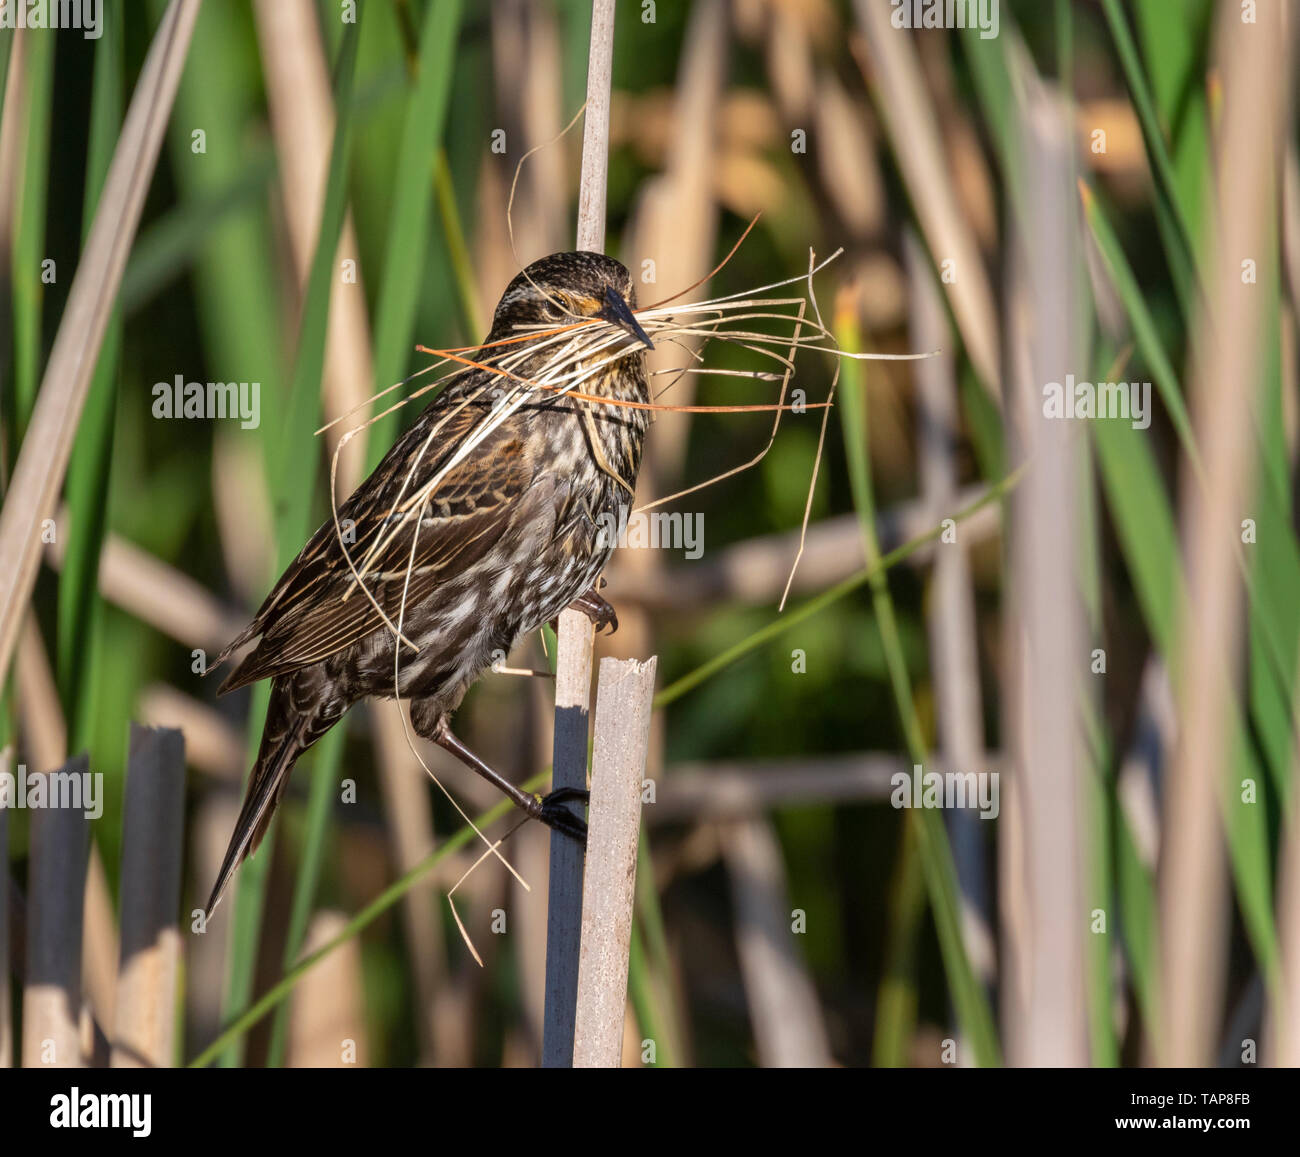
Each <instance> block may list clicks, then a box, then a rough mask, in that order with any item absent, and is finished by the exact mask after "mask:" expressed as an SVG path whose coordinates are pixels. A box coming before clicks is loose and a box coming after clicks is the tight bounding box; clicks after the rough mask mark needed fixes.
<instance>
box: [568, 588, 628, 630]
mask: <svg viewBox="0 0 1300 1157" xmlns="http://www.w3.org/2000/svg"><path fill="white" fill-rule="evenodd" d="M569 610H571V611H581V612H582V613H583V614H584V615H586V616H587V618H589V619H590V620H591V621H592V622H593V623H595V624H596V633H597V634H600V632H601V631H603V630H604V629H605V628H606V627H608V628H609V633H610V634H611V635H612V634H613V633H614V632H615V631H617V630H618V613H617V612H616V611H615V610H614V606H613V604H612V603H611V602H610V601H609V600H608V599H606V598H603V597H602V596H601V595H599V594H597V593H596V588H595V587H592V588H591V590H589V591H588V592H587V593H586V594H585V595H579V596H578V597H577V598H576V599H574V600H573V602H571V603H570V604H569Z"/></svg>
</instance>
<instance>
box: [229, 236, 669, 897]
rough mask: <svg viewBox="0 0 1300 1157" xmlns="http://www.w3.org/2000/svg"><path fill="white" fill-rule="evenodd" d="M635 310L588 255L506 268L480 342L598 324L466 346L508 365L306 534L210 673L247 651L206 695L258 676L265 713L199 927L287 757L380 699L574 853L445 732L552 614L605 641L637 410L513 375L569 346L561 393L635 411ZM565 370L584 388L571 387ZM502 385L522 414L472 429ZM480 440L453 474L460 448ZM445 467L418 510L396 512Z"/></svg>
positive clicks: (597, 257) (566, 820) (262, 814)
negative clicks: (591, 629) (588, 622)
mask: <svg viewBox="0 0 1300 1157" xmlns="http://www.w3.org/2000/svg"><path fill="white" fill-rule="evenodd" d="M634 304H635V297H634V293H633V287H632V279H631V277H630V276H629V274H628V271H627V270H626V269H625V268H624V267H623V266H622V265H620V264H619V263H618V262H617V261H614V260H613V259H611V258H609V257H605V256H602V255H601V254H599V253H556V254H552V255H551V256H550V257H545V258H543V259H542V260H540V261H537V262H534V263H533V264H532V265H530V266H529V267H528V268H527V269H526V270H524V272H523V273H521V274H520V275H519V276H518V277H516V278H515V279H514V280H513V281H512V282H511V283H510V285H509V286H508V287H507V289H506V291H505V294H504V295H503V296H502V298H501V301H500V303H499V304H498V305H497V309H496V314H495V316H494V317H493V320H492V332H491V333H490V334H489V335H488V338H487V342H488V343H492V342H499V341H501V340H502V339H506V338H518V337H520V336H521V335H522V334H526V333H527V330H528V327H549V328H552V329H553V328H555V327H559V326H565V325H572V324H573V323H574V322H575V321H581V320H583V319H584V318H596V319H600V320H601V321H603V322H604V323H607V324H605V325H603V326H601V327H599V329H597V327H594V326H586V327H582V328H579V329H576V330H573V331H571V332H570V333H567V334H565V335H563V336H561V337H559V338H558V339H557V338H555V337H552V338H550V339H549V340H548V341H544V339H543V338H542V337H540V336H539V337H538V338H536V339H529V340H528V341H527V342H525V343H522V344H510V345H506V346H497V347H495V348H493V349H490V350H489V349H487V348H486V347H485V348H484V349H483V350H481V351H480V352H479V354H478V355H477V356H476V360H478V361H487V362H490V363H494V364H501V363H502V362H503V361H504V360H505V358H506V356H507V355H508V356H509V358H510V372H511V374H512V375H513V376H512V377H504V376H499V375H497V374H494V373H492V372H491V371H489V370H485V369H473V370H469V371H467V372H464V373H461V374H459V375H457V376H456V377H454V378H453V379H452V380H451V381H450V382H449V383H448V385H447V386H446V387H445V388H444V389H443V390H442V392H441V393H439V394H438V396H437V397H436V398H435V399H434V400H433V402H431V403H430V404H429V405H428V406H427V407H426V408H425V409H424V411H423V412H422V413H421V414H420V416H419V417H418V418H417V419H416V421H415V424H414V425H413V426H412V427H411V429H410V430H408V431H407V432H406V433H405V434H404V435H403V436H402V437H401V438H399V439H398V441H397V442H396V444H395V445H394V446H393V448H392V449H391V450H389V452H388V453H387V454H386V455H385V456H384V459H383V461H382V462H380V463H379V465H378V466H377V467H376V468H375V471H374V473H373V474H371V475H370V477H369V478H367V479H366V480H365V481H364V482H363V483H362V484H361V485H360V486H359V487H358V488H357V490H356V491H355V493H353V495H352V496H351V497H350V498H349V499H348V500H347V502H346V503H344V504H343V505H342V506H341V507H340V508H339V511H338V519H339V526H341V527H343V528H345V532H344V533H343V534H342V535H340V533H339V529H338V528H337V527H336V525H335V522H334V520H333V519H330V520H329V521H327V522H326V523H325V524H324V525H323V526H322V527H321V528H320V529H319V530H317V531H316V533H315V534H314V535H312V537H311V539H310V540H309V541H308V543H307V545H306V546H305V547H303V549H302V552H301V553H300V554H299V555H298V557H297V558H296V559H294V560H293V562H292V563H290V564H289V568H288V569H287V570H286V571H285V572H284V574H283V575H282V576H281V578H280V581H279V582H277V583H276V584H275V588H274V589H273V590H272V591H271V593H270V594H269V595H268V596H267V599H266V602H264V603H263V604H262V607H261V609H260V610H259V611H258V612H257V615H256V617H255V618H254V619H253V621H252V623H250V624H249V625H248V627H246V628H245V629H244V630H243V631H242V632H241V633H240V634H239V636H238V637H237V638H236V639H235V640H234V641H233V642H232V643H231V644H230V646H229V647H227V648H226V650H225V651H224V652H223V653H222V654H221V655H220V656H219V657H218V659H217V663H221V662H222V661H223V660H224V659H226V658H227V657H228V656H229V655H230V654H231V653H232V652H234V651H235V650H237V649H238V648H240V647H242V646H244V645H245V644H246V643H248V642H249V641H250V640H252V639H253V638H254V637H256V636H261V637H260V639H259V641H258V643H257V645H256V647H255V648H254V649H253V650H252V651H251V652H249V654H248V655H247V656H245V657H244V659H243V660H242V662H240V664H239V665H238V666H237V667H236V668H235V669H234V671H232V672H231V674H230V675H229V677H228V678H227V679H226V681H225V683H224V684H222V687H221V693H224V692H226V691H231V690H233V689H234V688H236V687H242V686H244V685H245V684H247V683H252V682H255V681H256V680H258V679H265V678H268V677H269V678H270V679H271V704H270V707H269V708H268V710H267V713H266V725H265V727H264V729H263V732H262V745H261V749H260V750H259V752H258V756H257V763H256V764H255V765H254V767H253V771H252V774H251V775H250V776H249V781H248V790H247V792H246V794H245V797H244V805H243V808H242V809H241V811H240V813H239V820H238V822H237V823H236V825H235V832H234V835H233V836H232V837H231V841H230V847H229V848H228V849H227V851H226V858H225V861H224V862H223V864H222V865H221V872H220V874H219V875H218V877H217V882H216V885H215V887H214V888H213V890H212V898H211V899H210V900H209V901H208V912H209V913H210V912H211V911H212V909H213V908H214V907H215V906H216V904H217V902H218V901H219V900H220V899H221V895H222V893H223V892H224V891H225V889H226V886H227V885H228V884H229V882H230V879H231V877H232V876H233V875H234V873H235V870H236V869H237V868H238V867H239V865H240V863H241V862H242V861H243V860H244V858H245V857H246V856H248V855H249V854H251V853H252V852H253V851H254V850H255V849H256V848H257V846H258V844H259V843H260V842H261V839H262V837H263V835H264V834H265V833H266V829H267V826H268V824H269V823H270V820H271V816H272V814H273V813H274V811H275V807H276V805H277V804H278V803H279V801H280V798H281V797H282V796H283V794H284V790H285V786H286V785H287V784H288V782H289V773H290V771H292V769H293V765H294V762H295V761H296V760H297V758H298V757H299V756H300V755H301V754H302V753H303V752H304V751H306V750H307V748H309V747H310V746H311V745H312V744H313V743H315V742H316V741H317V740H318V739H319V738H320V737H321V736H322V735H324V734H325V732H326V731H328V730H329V729H330V728H331V727H332V726H333V725H334V724H335V723H337V722H338V720H339V719H340V718H341V717H342V715H343V713H344V712H345V711H347V709H348V708H349V707H351V706H352V704H353V703H356V702H357V701H358V700H361V699H366V698H371V697H377V698H387V699H391V698H393V697H394V693H395V691H396V692H397V693H398V694H399V695H400V697H401V698H403V699H409V700H410V701H411V721H412V724H413V725H414V727H415V730H416V732H417V733H418V734H420V735H422V736H424V737H425V738H427V739H431V740H433V741H434V742H436V743H438V744H440V745H441V746H442V747H444V748H446V749H447V750H448V751H450V752H452V753H453V754H455V755H456V756H457V757H458V758H459V759H461V760H463V761H464V762H465V763H466V764H468V765H469V766H470V767H471V768H473V769H474V770H475V771H476V772H478V773H479V774H480V775H482V776H484V777H485V778H486V779H488V780H490V781H491V782H492V783H494V784H496V786H497V787H499V788H500V789H501V790H502V791H503V792H505V793H506V795H508V796H509V797H510V798H511V799H512V800H513V801H514V802H515V804H517V805H518V806H519V807H520V808H522V809H524V811H526V812H527V813H528V814H529V815H531V816H533V817H535V818H537V819H540V820H542V821H544V822H545V823H547V824H549V825H550V826H552V827H554V828H556V829H557V830H560V831H564V832H565V833H567V834H569V835H571V836H573V837H574V838H575V839H579V840H585V838H586V825H585V824H584V823H583V821H582V820H581V819H579V818H578V817H577V816H575V815H574V814H573V813H572V812H571V811H570V810H569V809H568V808H566V807H564V806H562V805H563V803H564V801H565V800H567V799H573V798H574V796H575V794H582V793H572V792H554V793H552V794H551V795H549V796H546V797H545V798H542V797H538V796H533V795H529V794H528V793H527V792H524V791H522V790H521V789H519V788H518V787H516V786H515V785H514V784H512V783H510V782H509V781H508V780H506V779H504V778H503V777H502V776H501V775H499V774H498V773H497V772H495V771H494V770H493V769H492V768H490V767H488V766H487V765H486V764H485V763H484V762H483V761H482V760H481V759H479V758H478V757H477V756H476V755H475V754H474V753H473V752H472V751H470V750H469V749H468V748H467V747H465V746H464V744H462V743H461V742H460V741H459V740H458V739H457V738H456V737H455V736H454V735H453V734H452V733H451V729H450V727H449V718H450V715H451V712H452V711H454V710H455V709H456V707H457V706H458V705H459V704H460V701H461V699H462V698H463V697H464V695H465V692H466V690H467V689H468V688H469V686H470V684H471V683H473V682H474V681H475V680H476V679H477V678H478V677H479V675H481V674H482V673H483V671H484V669H485V668H487V667H488V666H489V665H490V664H491V663H492V661H493V658H494V655H495V656H500V655H504V654H506V653H507V652H509V650H510V649H511V648H512V647H513V646H514V644H515V643H516V642H517V641H518V640H519V639H520V638H522V637H523V636H524V635H526V634H528V633H529V632H530V631H534V630H536V629H537V628H538V627H540V626H541V625H542V624H543V623H546V622H549V621H550V620H552V619H554V618H555V617H556V616H557V615H558V614H559V613H560V611H562V610H563V609H564V608H565V607H568V606H570V605H573V606H575V607H576V608H578V609H581V610H583V611H585V612H586V613H587V614H588V615H589V616H590V617H591V618H592V619H593V620H595V621H596V623H597V624H598V625H600V626H604V625H610V626H612V627H617V623H618V620H617V618H616V617H615V616H614V613H613V608H612V607H611V606H610V605H609V604H608V603H607V602H606V601H605V600H604V599H603V598H601V596H600V595H599V594H597V593H596V590H595V586H594V584H595V582H596V579H597V577H598V576H599V574H600V572H601V571H602V569H603V568H604V566H605V564H606V562H607V561H608V559H609V555H610V551H611V550H612V549H613V545H614V543H613V536H612V535H610V534H608V533H607V532H606V528H607V527H608V526H609V525H610V522H609V520H610V519H611V518H615V519H616V514H615V512H616V510H617V508H618V506H619V504H620V503H626V502H627V501H628V498H629V497H630V495H631V491H632V488H633V487H634V486H635V485H636V475H637V469H638V467H639V466H640V462H641V445H642V442H643V440H644V438H645V431H646V426H647V424H648V421H649V415H648V411H646V410H644V409H639V408H635V407H630V406H612V405H602V404H601V403H599V402H595V401H586V400H580V399H577V398H571V397H566V396H565V395H564V394H563V393H560V392H558V391H555V390H551V391H547V390H544V389H542V388H537V387H533V388H529V387H527V386H524V385H522V384H521V382H520V379H523V380H525V381H535V380H536V379H537V378H539V377H543V376H548V375H549V376H551V377H553V376H554V373H555V367H556V365H557V355H558V351H559V350H560V348H561V345H562V344H563V343H565V342H570V343H572V342H574V340H575V339H576V341H577V343H579V344H580V346H581V348H577V347H576V346H575V345H573V344H570V346H569V349H570V351H571V352H570V353H569V354H565V355H558V356H559V360H560V361H562V362H563V365H564V369H565V371H566V372H570V373H572V372H573V371H576V374H577V378H578V379H579V380H578V384H577V385H576V390H577V391H578V392H580V393H582V394H584V395H587V396H588V397H592V396H594V397H602V398H610V399H613V400H616V401H617V400H622V401H632V402H639V403H645V402H647V401H648V400H649V397H648V393H647V390H646V376H645V357H644V349H645V348H646V347H650V348H653V347H652V344H651V342H650V339H649V338H648V337H647V336H646V333H645V331H644V330H643V329H642V328H641V326H640V325H639V324H638V323H637V321H636V319H635V317H634V316H633V314H632V308H631V307H632V305H634ZM629 335H630V338H629ZM592 339H595V340H592ZM534 347H536V348H534ZM593 347H600V348H599V349H598V350H597V349H593ZM516 355H522V357H517V356H516ZM570 358H572V359H574V361H573V364H570V360H569V359H570ZM601 363H608V364H603V365H602V364H601ZM584 370H594V373H592V374H591V376H589V377H585V378H584V377H582V374H583V372H584ZM570 380H573V379H572V378H570ZM520 389H523V390H526V391H527V395H528V396H527V399H526V402H525V404H523V405H521V406H519V408H517V409H515V410H514V411H513V412H512V413H510V414H509V415H508V416H507V417H505V418H504V420H501V421H500V422H499V424H496V425H495V426H494V427H493V426H492V422H491V421H487V422H485V419H488V415H489V413H491V412H492V410H493V407H494V406H498V405H500V404H501V400H502V398H503V396H508V395H510V394H511V393H512V392H513V391H516V390H520ZM489 427H491V428H490V432H489V433H487V435H486V436H485V437H482V440H481V441H479V442H478V443H477V445H475V446H473V448H472V449H470V450H469V451H468V453H464V454H463V455H462V456H461V458H460V460H459V461H456V456H457V453H458V451H461V450H463V448H464V445H465V440H466V439H467V438H475V437H478V436H479V434H480V433H481V432H482V431H483V430H484V429H486V428H489ZM453 463H454V464H453ZM448 467H449V468H448ZM444 469H446V473H445V474H444V476H443V477H442V478H441V479H440V480H439V481H438V483H437V485H436V486H435V487H434V488H433V490H432V492H431V493H430V494H429V496H428V497H427V499H426V500H424V501H422V502H412V499H413V497H415V496H419V495H420V493H421V491H422V489H423V488H424V487H425V486H426V485H428V484H429V483H430V482H432V481H433V479H434V478H435V476H436V475H438V474H439V472H440V471H443V470H444ZM340 539H342V541H340ZM345 544H346V550H345ZM358 576H360V583H361V584H362V585H364V588H365V589H364V590H360V589H357V587H358ZM398 628H400V633H401V640H402V641H401V642H399V641H398V638H397V636H396V630H397V629H398ZM399 646H400V653H399V654H397V655H394V650H395V648H396V647H399ZM214 665H215V664H214Z"/></svg>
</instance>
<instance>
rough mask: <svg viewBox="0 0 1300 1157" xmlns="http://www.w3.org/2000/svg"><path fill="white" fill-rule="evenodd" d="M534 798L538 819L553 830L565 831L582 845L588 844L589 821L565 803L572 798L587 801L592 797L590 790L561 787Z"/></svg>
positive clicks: (582, 801)
mask: <svg viewBox="0 0 1300 1157" xmlns="http://www.w3.org/2000/svg"><path fill="white" fill-rule="evenodd" d="M533 798H534V799H536V800H537V812H536V818H537V819H539V820H541V821H542V823H544V824H545V825H546V826H547V827H548V828H550V829H551V830H552V831H557V832H563V833H564V834H565V835H566V836H568V837H569V838H570V839H573V840H577V842H578V843H579V844H580V845H581V846H582V847H584V848H585V847H586V846H587V821H586V820H584V819H583V818H582V817H581V816H576V815H574V814H573V812H571V811H570V810H569V809H568V808H567V807H565V804H567V803H569V802H570V801H571V800H578V801H580V802H581V803H587V802H588V801H589V800H590V799H591V793H590V792H589V791H587V790H586V789H585V788H580V787H560V788H556V789H555V791H553V792H551V794H550V795H539V796H534V797H533Z"/></svg>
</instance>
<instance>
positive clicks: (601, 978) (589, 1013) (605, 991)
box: [573, 657, 658, 1068]
mask: <svg viewBox="0 0 1300 1157" xmlns="http://www.w3.org/2000/svg"><path fill="white" fill-rule="evenodd" d="M657 666H658V660H657V659H656V658H654V657H651V658H650V659H649V660H647V661H646V662H644V663H639V662H637V661H636V660H635V659H602V660H601V664H600V681H599V684H598V686H597V691H596V740H595V748H594V751H593V753H592V768H591V810H590V820H589V823H590V831H589V833H588V836H587V858H588V860H589V861H590V871H588V872H587V878H586V881H585V882H584V885H583V893H582V953H581V960H580V962H579V966H578V1010H577V1018H576V1023H575V1027H574V1043H573V1065H574V1067H575V1068H595V1067H601V1068H617V1067H618V1063H619V1058H620V1056H621V1055H622V1046H623V1019H624V1009H625V1007H626V1004H627V963H628V952H629V950H630V945H631V940H632V905H633V902H634V900H635V898H636V849H637V838H638V836H639V835H640V831H641V781H642V779H643V778H644V776H645V764H646V753H647V751H648V749H649V744H650V717H651V715H652V714H653V706H652V700H653V699H654V690H655V668H656V667H657Z"/></svg>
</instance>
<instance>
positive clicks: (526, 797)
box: [411, 712, 589, 847]
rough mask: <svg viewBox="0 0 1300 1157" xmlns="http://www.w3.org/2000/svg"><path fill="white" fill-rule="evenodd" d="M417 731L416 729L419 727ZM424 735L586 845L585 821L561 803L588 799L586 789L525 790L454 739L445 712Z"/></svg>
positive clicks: (530, 812) (523, 807) (540, 817)
mask: <svg viewBox="0 0 1300 1157" xmlns="http://www.w3.org/2000/svg"><path fill="white" fill-rule="evenodd" d="M411 718H412V721H413V722H414V720H415V713H414V712H412V715H411ZM416 730H417V731H419V730H420V729H419V727H417V728H416ZM421 734H424V732H421ZM424 737H425V738H426V739H431V740H433V742H434V743H436V744H437V745H438V746H439V747H441V748H442V749H443V750H444V751H449V752H451V754H452V755H454V756H455V757H456V758H457V759H459V760H460V761H461V763H463V764H464V765H465V766H466V767H468V768H469V769H470V770H471V771H474V772H477V773H478V774H479V775H481V776H482V777H483V778H484V779H486V780H487V781H488V783H490V784H492V786H493V787H495V788H496V789H497V790H498V791H500V792H502V793H504V794H505V795H506V796H508V797H509V799H510V801H511V802H512V803H513V804H514V805H515V807H517V808H519V809H520V810H522V811H525V812H527V813H528V815H530V816H532V818H533V819H535V820H541V821H542V823H544V824H545V825H546V826H547V827H549V828H554V829H555V830H556V831H557V832H563V833H564V834H565V835H566V836H569V837H570V838H572V839H575V840H577V841H578V843H580V844H582V845H583V846H584V847H585V846H586V844H587V822H586V820H584V819H582V818H581V817H580V816H577V815H574V813H573V812H572V811H570V810H569V809H568V808H567V807H565V806H564V805H565V804H566V803H568V802H569V801H570V800H580V801H581V802H583V803H586V802H587V800H588V798H589V793H588V792H586V791H584V790H582V789H581V788H572V787H562V788H560V789H559V790H557V791H553V792H551V794H550V795H545V796H543V795H535V794H531V793H529V792H526V791H524V790H523V788H521V787H517V786H516V785H515V784H513V783H511V782H510V781H509V780H508V779H506V777H505V776H503V775H502V774H501V773H500V772H499V771H496V770H495V769H494V768H492V767H490V766H488V764H486V763H484V762H483V760H482V759H480V758H479V757H478V756H477V755H475V754H474V752H472V751H471V750H470V749H469V748H468V747H466V746H465V744H463V743H462V742H461V741H460V740H459V739H457V738H456V736H455V735H453V734H452V730H451V724H450V723H448V722H447V717H446V715H442V716H440V717H439V718H438V721H437V722H436V723H435V724H434V725H433V727H432V728H430V729H429V731H428V734H424Z"/></svg>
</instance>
